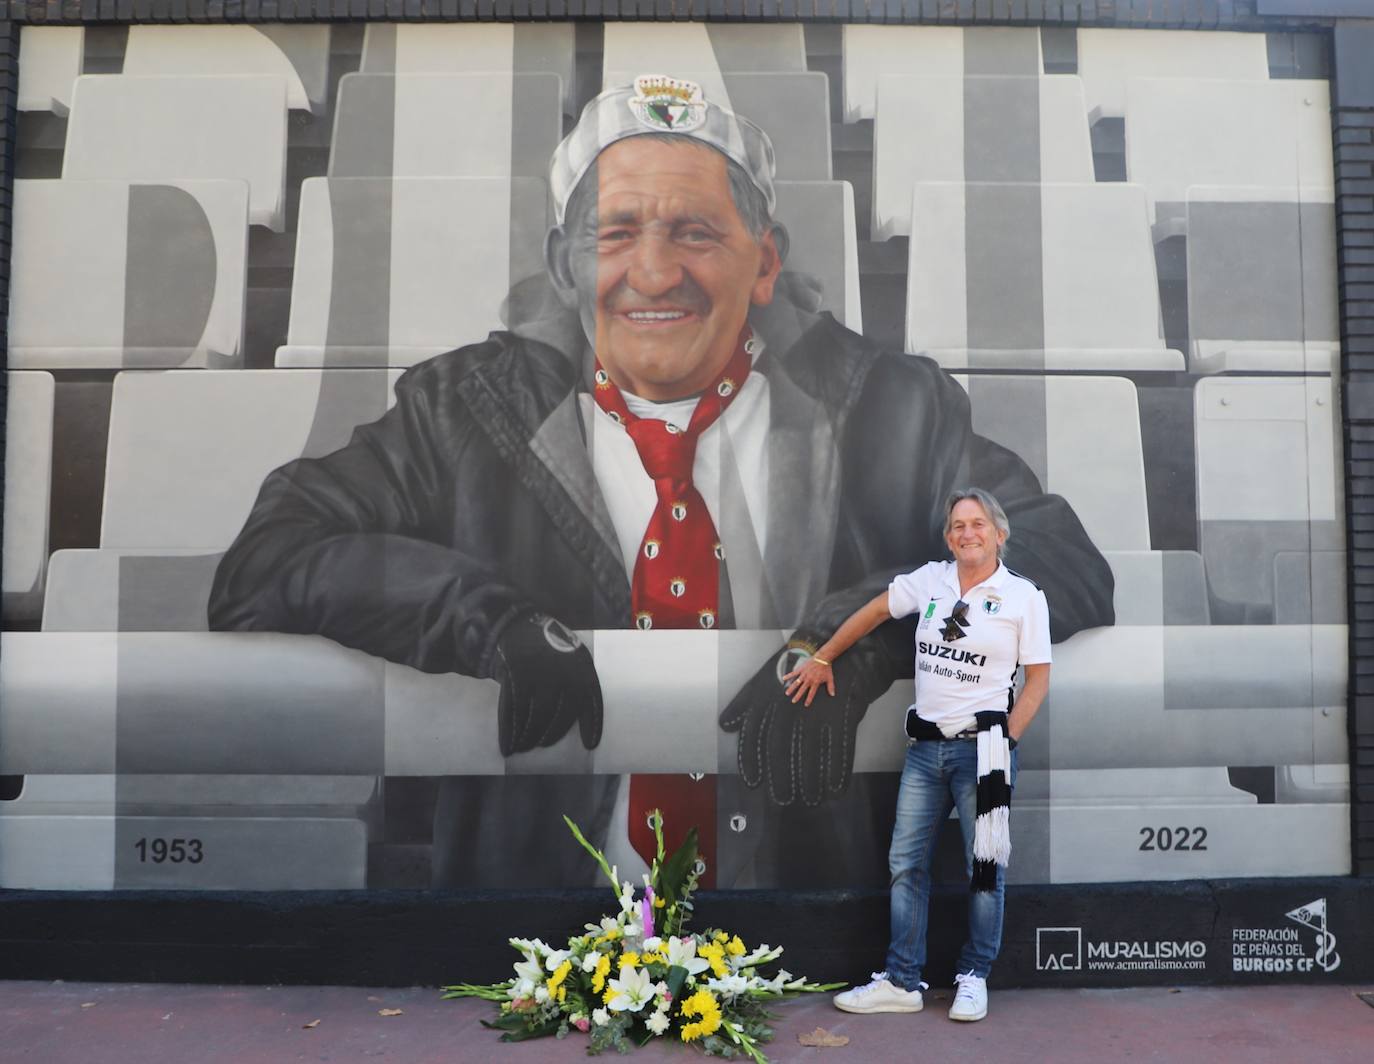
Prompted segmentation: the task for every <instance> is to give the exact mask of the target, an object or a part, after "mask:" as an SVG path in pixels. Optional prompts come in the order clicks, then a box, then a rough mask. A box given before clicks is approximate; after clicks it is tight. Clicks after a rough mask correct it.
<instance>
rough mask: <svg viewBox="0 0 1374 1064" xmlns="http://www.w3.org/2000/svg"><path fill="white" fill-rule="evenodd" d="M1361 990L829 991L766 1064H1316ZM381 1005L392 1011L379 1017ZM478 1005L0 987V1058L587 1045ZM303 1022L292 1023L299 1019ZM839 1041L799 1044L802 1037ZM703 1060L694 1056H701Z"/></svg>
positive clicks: (781, 1015) (1334, 1044) (334, 993)
mask: <svg viewBox="0 0 1374 1064" xmlns="http://www.w3.org/2000/svg"><path fill="white" fill-rule="evenodd" d="M1361 993H1366V994H1369V995H1370V999H1371V1000H1374V987H1358V986H1341V985H1329V986H1264V987H1229V988H1220V987H1180V988H1177V989H1169V988H1141V989H1133V990H1002V991H994V992H993V993H992V995H991V1002H990V1006H991V1007H990V1011H989V1015H988V1018H987V1019H986V1020H983V1021H982V1022H981V1023H974V1024H960V1023H953V1022H951V1021H950V1020H949V1019H947V1018H946V1017H945V1015H944V1013H945V1009H947V1008H948V1006H949V999H950V991H949V990H947V989H945V990H941V989H936V990H933V991H931V992H930V993H929V994H928V995H927V1004H926V1009H925V1011H924V1012H922V1013H920V1014H918V1015H879V1016H851V1015H847V1014H845V1013H842V1012H838V1011H836V1010H835V1009H834V1008H833V1007H832V1006H831V1005H830V1001H829V996H828V995H816V996H808V997H806V998H802V999H799V1000H795V1001H790V1002H785V1003H783V1004H781V1005H780V1006H779V1007H778V1009H777V1015H778V1021H777V1025H776V1037H775V1039H774V1041H773V1042H772V1043H771V1044H770V1045H768V1046H767V1047H766V1051H767V1053H768V1056H769V1059H770V1060H774V1061H807V1062H811V1064H861V1062H867V1061H888V1060H893V1061H897V1060H901V1061H926V1060H929V1061H950V1060H955V1061H982V1060H986V1061H996V1062H997V1064H1020V1062H1036V1064H1039V1062H1042V1061H1052V1062H1054V1064H1080V1062H1082V1064H1104V1062H1112V1061H1118V1060H1130V1061H1168V1062H1173V1061H1178V1062H1187V1064H1191V1062H1207V1064H1226V1062H1230V1061H1244V1062H1245V1064H1270V1062H1273V1064H1289V1062H1296V1061H1308V1060H1314V1061H1322V1062H1324V1064H1340V1062H1346V1061H1350V1062H1355V1061H1358V1062H1360V1064H1369V1061H1371V1060H1374V1007H1371V1005H1369V1004H1367V1003H1366V1002H1365V1001H1364V1000H1363V999H1362V998H1361V997H1360V996H1359V995H1360V994H1361ZM383 1009H399V1010H401V1011H400V1015H395V1016H382V1015H381V1014H380V1012H381V1010H383ZM491 1015H492V1006H490V1005H487V1004H486V1003H484V1002H479V1001H472V1000H465V1001H443V1000H441V999H440V997H439V994H438V992H437V991H436V990H434V989H432V988H425V987H411V988H407V989H369V988H366V987H340V986H300V987H298V986H188V985H165V984H164V985H159V984H132V983H131V984H109V983H104V984H97V983H63V982H43V983H39V982H0V1062H3V1064H11V1062H15V1061H24V1062H42V1064H66V1062H68V1061H72V1062H77V1061H79V1062H81V1064H125V1062H130V1064H132V1062H138V1064H163V1062H173V1064H258V1062H273V1064H275V1062H286V1061H333V1062H349V1061H391V1062H405V1064H430V1062H435V1064H438V1062H453V1061H460V1062H469V1061H471V1062H479V1061H492V1062H493V1064H521V1062H530V1061H554V1062H557V1061H581V1060H585V1059H586V1056H585V1047H586V1040H585V1039H584V1038H581V1037H579V1036H573V1037H569V1038H568V1039H566V1040H564V1041H561V1042H560V1041H557V1040H554V1039H541V1040H538V1041H534V1042H525V1043H521V1044H517V1045H504V1044H502V1043H500V1042H499V1041H498V1040H497V1035H496V1033H495V1032H493V1031H489V1030H487V1029H485V1028H483V1027H482V1026H481V1024H480V1022H479V1021H480V1020H481V1018H483V1017H489V1016H491ZM316 1020H318V1021H319V1022H318V1024H315V1025H314V1026H312V1027H307V1026H306V1025H307V1024H311V1023H312V1022H313V1021H316ZM818 1026H820V1027H824V1028H825V1029H826V1030H827V1031H829V1032H830V1033H832V1034H838V1035H847V1036H848V1037H849V1043H848V1044H847V1045H845V1046H842V1047H836V1048H808V1047H804V1046H801V1045H800V1044H798V1041H797V1036H798V1035H800V1034H803V1033H805V1032H809V1031H811V1030H813V1029H814V1028H816V1027H818ZM691 1053H692V1051H691V1050H687V1049H684V1048H683V1047H682V1046H680V1045H675V1046H663V1045H650V1046H648V1047H645V1048H643V1049H639V1050H636V1051H635V1053H634V1054H633V1055H632V1056H631V1059H632V1060H635V1061H640V1062H642V1064H652V1062H654V1061H667V1060H672V1061H676V1062H678V1064H684V1062H686V1061H690V1060H692V1059H694V1057H693V1056H692V1055H689V1054H691ZM700 1059H704V1058H700Z"/></svg>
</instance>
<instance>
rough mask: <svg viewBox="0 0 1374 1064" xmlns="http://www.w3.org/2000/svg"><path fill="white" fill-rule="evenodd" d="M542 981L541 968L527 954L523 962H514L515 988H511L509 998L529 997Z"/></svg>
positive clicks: (532, 957)
mask: <svg viewBox="0 0 1374 1064" xmlns="http://www.w3.org/2000/svg"><path fill="white" fill-rule="evenodd" d="M543 981H544V970H543V968H541V967H540V966H539V961H537V960H536V959H535V958H534V956H533V955H532V954H528V953H527V954H525V959H524V960H523V961H516V962H515V986H513V987H511V997H512V998H522V997H529V996H530V995H531V994H533V993H534V988H535V987H536V986H538V985H539V984H540V983H542V982H543Z"/></svg>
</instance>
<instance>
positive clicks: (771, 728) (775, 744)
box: [720, 633, 893, 805]
mask: <svg viewBox="0 0 1374 1064" xmlns="http://www.w3.org/2000/svg"><path fill="white" fill-rule="evenodd" d="M792 642H793V644H797V643H800V642H810V643H811V645H813V646H814V645H815V644H816V643H819V642H821V640H819V639H816V640H808V639H807V638H806V637H805V636H804V635H802V634H801V633H798V637H797V638H794V639H793V641H792ZM805 655H806V652H805V651H804V650H798V649H795V646H793V645H789V646H788V647H785V648H783V650H782V652H781V653H780V654H778V655H777V656H776V657H774V658H770V659H769V660H768V661H767V662H766V663H765V664H764V666H763V668H761V669H759V671H758V672H757V673H755V674H754V678H753V679H751V680H750V681H749V682H748V683H746V684H745V685H744V687H743V688H741V689H740V692H739V694H737V695H736V696H735V697H734V698H733V699H732V700H731V702H730V704H729V705H728V706H726V707H725V710H724V712H723V713H721V715H720V726H721V727H722V728H723V729H724V730H725V731H727V732H736V731H737V732H739V770H740V776H741V777H742V778H743V780H744V783H745V785H746V786H748V787H751V788H753V787H758V786H759V785H760V784H761V783H764V782H766V783H767V784H768V795H769V797H770V798H771V799H772V800H773V802H774V803H775V804H777V805H791V804H792V803H793V802H796V801H799V800H800V801H801V802H802V804H804V805H820V804H821V802H823V801H825V800H826V799H828V798H835V797H837V796H839V795H841V794H843V793H844V792H845V791H846V790H848V789H849V778H850V776H851V775H852V774H853V772H854V736H855V734H856V733H857V731H858V729H859V721H861V720H863V717H864V713H866V712H867V711H868V707H869V704H870V703H871V702H872V701H873V700H874V699H875V698H877V697H878V696H879V695H880V694H882V693H883V692H884V691H886V690H887V688H888V687H889V686H890V685H891V683H892V680H893V677H892V676H891V675H890V671H891V670H890V668H889V667H888V666H887V665H885V664H884V662H883V659H882V657H881V655H879V654H875V653H872V652H870V651H869V650H868V649H867V648H865V647H864V645H863V643H862V642H860V643H858V644H856V645H855V646H853V647H851V648H850V649H849V650H848V651H846V652H845V653H844V654H842V655H841V656H840V657H839V658H838V659H837V660H836V661H835V663H834V665H833V666H831V667H832V668H833V669H834V673H835V694H834V695H833V696H832V695H831V694H830V693H829V692H828V691H826V690H825V689H824V688H822V689H821V690H819V691H817V692H816V699H815V701H814V702H812V703H811V705H810V706H809V707H808V706H805V705H803V704H802V703H801V702H798V703H796V704H793V702H792V698H791V696H790V695H788V694H787V692H786V691H785V690H784V689H783V684H782V677H784V676H786V675H787V673H789V672H790V671H791V670H792V669H794V668H796V667H797V665H799V664H800V663H801V662H802V661H803V660H805Z"/></svg>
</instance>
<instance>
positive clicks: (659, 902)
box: [654, 895, 668, 909]
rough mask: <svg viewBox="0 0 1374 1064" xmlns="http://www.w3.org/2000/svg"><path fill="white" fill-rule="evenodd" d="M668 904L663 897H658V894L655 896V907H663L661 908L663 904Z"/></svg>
mask: <svg viewBox="0 0 1374 1064" xmlns="http://www.w3.org/2000/svg"><path fill="white" fill-rule="evenodd" d="M666 904H668V903H667V902H665V901H664V900H663V899H662V898H660V897H658V896H657V895H655V896H654V908H655V909H661V908H663V906H665V905H666Z"/></svg>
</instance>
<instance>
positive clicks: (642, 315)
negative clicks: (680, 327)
mask: <svg viewBox="0 0 1374 1064" xmlns="http://www.w3.org/2000/svg"><path fill="white" fill-rule="evenodd" d="M624 315H625V317H626V318H627V319H628V320H629V321H632V322H634V323H635V324H636V325H661V324H663V323H665V322H674V321H682V319H683V318H687V317H690V316H691V312H690V311H686V310H627V311H625V312H624Z"/></svg>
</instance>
